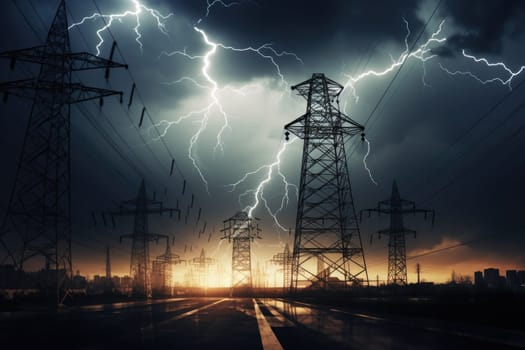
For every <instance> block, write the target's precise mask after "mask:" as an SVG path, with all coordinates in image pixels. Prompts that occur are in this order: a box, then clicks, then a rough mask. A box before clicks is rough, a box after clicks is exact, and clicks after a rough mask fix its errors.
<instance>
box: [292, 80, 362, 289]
mask: <svg viewBox="0 0 525 350" xmlns="http://www.w3.org/2000/svg"><path fill="white" fill-rule="evenodd" d="M292 90H295V91H297V93H298V94H299V95H301V96H303V97H304V98H305V99H306V101H307V107H306V113H305V114H304V115H302V116H301V117H299V118H297V119H296V120H294V121H293V122H291V123H289V124H287V125H285V129H286V130H287V132H286V138H287V139H288V138H289V133H292V134H294V135H296V136H297V137H299V138H301V139H303V140H304V145H303V158H302V165H301V180H300V185H299V199H298V207H297V217H296V225H295V237H294V247H293V257H292V279H291V289H292V291H297V288H298V287H299V286H300V285H302V286H305V287H307V286H310V287H315V286H323V287H325V288H328V287H335V288H346V287H348V286H349V285H352V284H360V283H361V282H362V281H363V280H365V281H368V273H367V269H366V261H365V256H364V252H363V245H362V242H361V234H360V231H359V223H358V220H357V215H356V210H355V206H354V201H353V198H352V189H351V186H350V176H349V171H348V164H347V160H346V153H345V143H346V142H347V141H348V139H350V138H351V137H352V136H355V135H358V134H360V133H361V136H362V138H364V134H363V131H364V127H363V126H362V125H360V124H358V123H357V122H355V121H353V120H352V119H351V118H350V117H348V116H346V115H345V114H343V113H342V112H341V111H340V109H339V95H340V94H341V92H342V90H343V86H341V85H340V84H338V83H337V82H335V81H333V80H330V79H328V78H326V77H325V75H324V74H322V73H315V74H313V75H312V78H311V79H308V80H306V81H304V82H302V83H300V84H298V85H295V86H293V87H292ZM315 258H318V259H319V260H320V261H323V262H324V264H325V265H326V271H327V272H328V273H323V274H317V273H315V272H314V271H315ZM331 277H334V278H331ZM329 280H330V283H328V282H329Z"/></svg>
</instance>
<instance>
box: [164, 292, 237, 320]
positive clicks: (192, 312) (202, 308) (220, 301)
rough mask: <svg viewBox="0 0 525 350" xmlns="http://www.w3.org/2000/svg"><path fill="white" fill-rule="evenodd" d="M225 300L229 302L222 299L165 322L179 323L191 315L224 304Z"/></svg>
mask: <svg viewBox="0 0 525 350" xmlns="http://www.w3.org/2000/svg"><path fill="white" fill-rule="evenodd" d="M225 300H228V298H224V299H221V300H217V301H214V302H213V303H211V304H208V305H204V306H201V307H199V308H196V309H193V310H191V311H187V312H185V313H183V314H180V315H177V316H175V317H173V318H170V319H169V320H168V321H165V322H169V321H178V320H180V319H183V318H185V317H188V316H191V315H195V314H196V313H197V312H201V311H202V310H206V309H207V308H210V307H212V306H215V305H217V304H219V303H222V302H223V301H225Z"/></svg>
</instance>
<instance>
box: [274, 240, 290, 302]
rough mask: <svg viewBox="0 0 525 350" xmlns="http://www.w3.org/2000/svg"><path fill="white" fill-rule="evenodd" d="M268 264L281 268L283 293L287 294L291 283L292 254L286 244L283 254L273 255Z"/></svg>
mask: <svg viewBox="0 0 525 350" xmlns="http://www.w3.org/2000/svg"><path fill="white" fill-rule="evenodd" d="M270 262H271V263H273V264H275V265H277V266H281V269H282V271H283V293H287V292H289V291H290V285H291V283H292V253H291V252H290V247H289V246H288V243H286V245H285V246H284V250H283V252H282V253H278V254H275V255H274V256H273V257H272V260H270Z"/></svg>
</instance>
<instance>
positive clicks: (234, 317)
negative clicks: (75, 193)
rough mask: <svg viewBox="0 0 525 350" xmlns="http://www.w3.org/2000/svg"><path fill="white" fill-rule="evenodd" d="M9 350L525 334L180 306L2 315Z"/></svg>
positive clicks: (254, 345) (250, 305) (517, 344)
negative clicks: (12, 349) (14, 349)
mask: <svg viewBox="0 0 525 350" xmlns="http://www.w3.org/2000/svg"><path fill="white" fill-rule="evenodd" d="M4 345H9V347H4ZM0 346H1V348H3V349H11V348H14V347H16V348H17V349H36V348H45V349H250V350H251V349H253V350H256V349H265V350H269V349H272V350H274V349H275V350H278V349H378V350H380V349H403V350H407V349H447V350H448V349H472V348H478V349H486V348H491V349H518V348H525V333H523V332H518V331H511V330H501V329H494V328H480V326H472V325H466V324H453V323H450V322H447V323H443V322H439V321H436V320H419V319H418V320H415V319H409V318H403V317H401V316H398V317H392V316H389V317H386V316H384V315H372V314H367V313H362V312H361V313H357V312H352V310H348V309H341V308H329V307H323V306H318V305H312V304H305V303H299V302H292V301H290V300H285V299H272V298H264V299H259V298H174V299H166V300H153V301H148V302H128V303H115V304H106V305H91V306H83V307H74V308H69V309H65V310H61V311H60V312H58V313H57V314H52V315H50V314H47V313H38V312H14V313H0Z"/></svg>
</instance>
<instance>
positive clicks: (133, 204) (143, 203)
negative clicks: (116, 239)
mask: <svg viewBox="0 0 525 350" xmlns="http://www.w3.org/2000/svg"><path fill="white" fill-rule="evenodd" d="M164 212H169V213H170V217H173V212H177V213H179V214H180V209H179V208H164V207H163V205H162V202H161V201H156V200H153V199H149V198H148V197H147V196H146V185H145V184H144V180H142V182H141V184H140V188H139V192H138V194H137V197H136V198H133V199H130V200H127V201H124V202H121V203H120V207H119V209H118V210H117V211H114V212H110V213H109V214H110V215H120V216H133V217H134V219H135V222H134V225H133V233H131V234H128V235H122V236H120V241H121V242H122V239H124V238H130V239H131V241H132V248H131V263H130V273H131V277H132V278H133V286H132V294H133V295H136V296H141V297H147V298H149V297H151V294H152V292H151V267H150V258H149V243H150V242H153V241H154V242H158V241H159V239H163V238H166V235H161V234H156V233H151V232H150V231H149V225H148V216H149V215H150V214H162V213H164ZM179 218H180V215H179Z"/></svg>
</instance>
